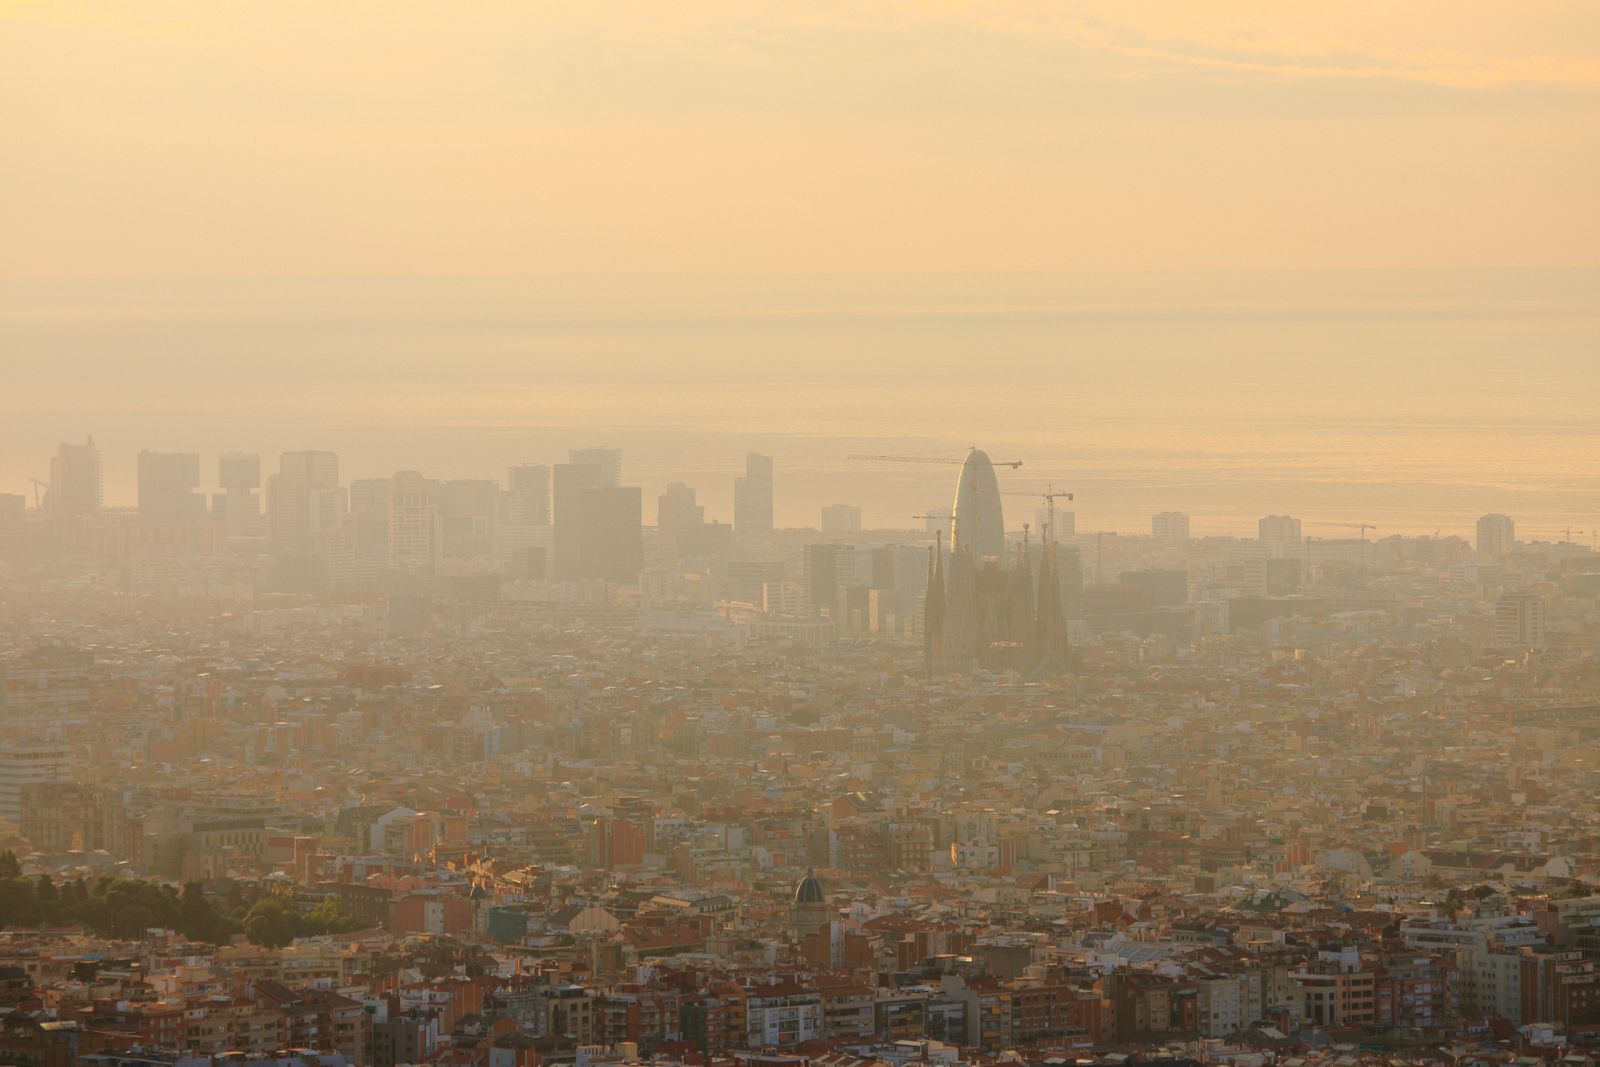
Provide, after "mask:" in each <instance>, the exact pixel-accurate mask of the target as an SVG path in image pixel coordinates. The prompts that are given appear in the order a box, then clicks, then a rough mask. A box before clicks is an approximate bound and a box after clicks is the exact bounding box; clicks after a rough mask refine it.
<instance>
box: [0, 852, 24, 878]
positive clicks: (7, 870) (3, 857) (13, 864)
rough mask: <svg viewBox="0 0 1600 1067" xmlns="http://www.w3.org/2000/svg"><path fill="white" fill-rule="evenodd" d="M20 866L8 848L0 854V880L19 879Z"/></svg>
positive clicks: (20, 873)
mask: <svg viewBox="0 0 1600 1067" xmlns="http://www.w3.org/2000/svg"><path fill="white" fill-rule="evenodd" d="M21 877H22V864H21V862H20V861H18V859H17V854H16V853H15V852H13V851H11V850H10V849H9V848H8V849H6V850H5V851H4V852H0V878H21Z"/></svg>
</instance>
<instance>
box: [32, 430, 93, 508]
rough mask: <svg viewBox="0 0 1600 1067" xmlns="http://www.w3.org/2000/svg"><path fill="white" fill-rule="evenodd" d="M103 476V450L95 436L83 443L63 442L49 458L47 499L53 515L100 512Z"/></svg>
mask: <svg viewBox="0 0 1600 1067" xmlns="http://www.w3.org/2000/svg"><path fill="white" fill-rule="evenodd" d="M103 477H104V472H103V471H102V469H101V458H100V450H99V449H98V448H96V447H95V444H94V438H93V437H90V438H88V439H87V441H86V443H84V444H81V445H72V444H68V443H67V442H65V441H63V442H61V447H60V448H58V449H57V450H56V454H55V457H54V458H52V459H51V460H50V497H49V499H48V500H47V501H46V503H47V504H48V507H49V511H50V517H51V518H54V519H67V518H78V517H82V516H86V515H94V514H96V513H98V512H99V510H100V501H101V497H102V495H103V493H104V483H103Z"/></svg>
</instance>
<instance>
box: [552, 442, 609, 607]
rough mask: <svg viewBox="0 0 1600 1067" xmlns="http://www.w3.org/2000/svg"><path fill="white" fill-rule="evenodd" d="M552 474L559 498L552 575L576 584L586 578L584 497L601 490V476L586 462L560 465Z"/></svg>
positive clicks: (556, 497)
mask: <svg viewBox="0 0 1600 1067" xmlns="http://www.w3.org/2000/svg"><path fill="white" fill-rule="evenodd" d="M550 473H551V485H552V487H553V489H554V497H555V529H554V531H553V534H554V536H553V539H552V544H551V548H552V550H553V556H554V558H553V559H552V560H551V574H552V575H553V576H554V577H555V578H556V579H557V580H558V581H572V580H575V579H578V578H581V577H583V561H582V554H583V536H584V517H583V511H584V509H583V499H584V494H585V493H587V492H588V491H590V490H592V489H596V488H598V487H599V484H600V474H599V471H598V470H597V469H596V468H594V467H591V466H589V465H587V464H584V463H557V464H556V465H555V467H554V468H553V469H552V470H551V472H550Z"/></svg>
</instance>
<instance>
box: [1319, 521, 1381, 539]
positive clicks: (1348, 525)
mask: <svg viewBox="0 0 1600 1067" xmlns="http://www.w3.org/2000/svg"><path fill="white" fill-rule="evenodd" d="M1306 525H1307V526H1343V527H1344V528H1345V529H1347V530H1360V531H1361V540H1363V541H1365V540H1366V539H1367V531H1368V530H1376V529H1377V527H1376V526H1374V525H1372V523H1370V522H1308V523H1306Z"/></svg>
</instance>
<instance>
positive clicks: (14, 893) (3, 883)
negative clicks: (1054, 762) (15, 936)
mask: <svg viewBox="0 0 1600 1067" xmlns="http://www.w3.org/2000/svg"><path fill="white" fill-rule="evenodd" d="M8 855H9V853H8ZM38 923H39V898H38V894H37V892H36V891H35V890H34V888H33V883H32V882H30V881H28V880H27V879H26V878H0V926H37V925H38Z"/></svg>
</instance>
